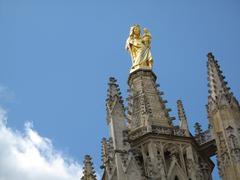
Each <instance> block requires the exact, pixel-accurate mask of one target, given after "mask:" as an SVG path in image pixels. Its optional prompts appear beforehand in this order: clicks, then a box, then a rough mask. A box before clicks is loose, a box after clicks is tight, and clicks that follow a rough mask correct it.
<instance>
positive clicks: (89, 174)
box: [81, 155, 97, 180]
mask: <svg viewBox="0 0 240 180" xmlns="http://www.w3.org/2000/svg"><path fill="white" fill-rule="evenodd" d="M83 163H84V167H83V176H82V178H81V180H97V178H96V174H95V171H94V167H93V163H92V158H91V157H90V155H86V156H85V159H84V162H83Z"/></svg>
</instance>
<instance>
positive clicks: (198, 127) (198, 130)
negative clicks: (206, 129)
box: [194, 122, 202, 135]
mask: <svg viewBox="0 0 240 180" xmlns="http://www.w3.org/2000/svg"><path fill="white" fill-rule="evenodd" d="M194 128H195V134H196V135H199V134H201V133H202V126H201V124H200V123H198V122H196V123H195V125H194Z"/></svg>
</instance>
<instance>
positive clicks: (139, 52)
mask: <svg viewBox="0 0 240 180" xmlns="http://www.w3.org/2000/svg"><path fill="white" fill-rule="evenodd" d="M151 39H152V36H151V34H150V32H149V31H148V30H147V29H146V28H144V33H143V35H142V36H141V29H140V26H139V25H133V26H132V27H131V28H130V33H129V37H128V38H127V41H126V46H125V48H126V49H127V51H128V52H129V54H130V56H131V59H132V68H131V70H130V72H133V71H135V70H137V69H152V65H153V58H152V54H151Z"/></svg>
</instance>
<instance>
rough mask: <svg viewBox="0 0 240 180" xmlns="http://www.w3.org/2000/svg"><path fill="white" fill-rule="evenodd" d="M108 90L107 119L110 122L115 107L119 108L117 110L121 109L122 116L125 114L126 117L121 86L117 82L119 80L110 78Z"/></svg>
mask: <svg viewBox="0 0 240 180" xmlns="http://www.w3.org/2000/svg"><path fill="white" fill-rule="evenodd" d="M107 92H108V94H107V99H106V107H107V121H108V124H109V120H110V118H111V114H112V112H113V110H114V109H115V108H117V110H118V111H120V114H121V116H123V118H124V117H125V114H124V105H123V100H122V96H121V92H120V88H119V85H118V84H117V80H116V79H115V78H114V77H110V78H109V83H108V90H107ZM115 110H116V109H115Z"/></svg>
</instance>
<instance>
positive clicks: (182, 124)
mask: <svg viewBox="0 0 240 180" xmlns="http://www.w3.org/2000/svg"><path fill="white" fill-rule="evenodd" d="M177 108H178V118H179V120H180V128H181V129H184V130H185V134H186V135H187V136H189V135H190V134H189V129H188V123H187V117H186V114H185V110H184V107H183V104H182V101H181V100H178V101H177Z"/></svg>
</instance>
